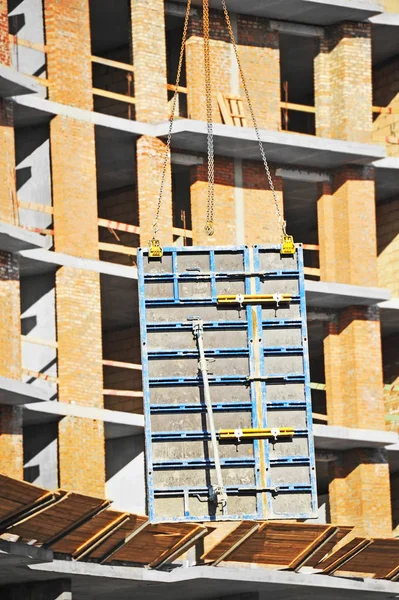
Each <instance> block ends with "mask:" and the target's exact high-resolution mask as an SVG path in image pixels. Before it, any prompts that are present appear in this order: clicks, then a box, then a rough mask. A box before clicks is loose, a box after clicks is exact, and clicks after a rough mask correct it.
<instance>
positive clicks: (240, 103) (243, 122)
mask: <svg viewBox="0 0 399 600" xmlns="http://www.w3.org/2000/svg"><path fill="white" fill-rule="evenodd" d="M237 105H238V112H239V113H240V115H241V127H247V119H246V117H245V113H244V103H243V101H242V100H237Z"/></svg>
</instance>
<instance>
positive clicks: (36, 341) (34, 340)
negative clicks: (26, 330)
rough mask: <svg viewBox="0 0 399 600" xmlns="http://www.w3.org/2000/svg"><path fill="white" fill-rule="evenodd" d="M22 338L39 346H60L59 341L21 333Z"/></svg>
mask: <svg viewBox="0 0 399 600" xmlns="http://www.w3.org/2000/svg"><path fill="white" fill-rule="evenodd" d="M21 340H22V341H23V342H26V343H27V344H37V345H38V346H48V347H49V348H58V343H57V342H53V341H52V340H41V339H39V338H35V337H30V336H29V335H21Z"/></svg>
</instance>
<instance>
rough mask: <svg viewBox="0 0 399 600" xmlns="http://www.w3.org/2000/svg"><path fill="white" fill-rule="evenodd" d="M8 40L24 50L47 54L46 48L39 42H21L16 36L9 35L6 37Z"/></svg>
mask: <svg viewBox="0 0 399 600" xmlns="http://www.w3.org/2000/svg"><path fill="white" fill-rule="evenodd" d="M8 38H9V40H10V42H12V43H13V44H15V45H17V46H24V47H25V48H30V49H31V50H37V51H38V52H47V46H46V45H45V44H40V43H39V42H29V41H28V40H23V39H21V38H20V37H18V36H16V35H12V34H11V33H10V34H9V35H8Z"/></svg>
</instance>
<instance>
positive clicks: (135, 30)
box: [131, 0, 173, 246]
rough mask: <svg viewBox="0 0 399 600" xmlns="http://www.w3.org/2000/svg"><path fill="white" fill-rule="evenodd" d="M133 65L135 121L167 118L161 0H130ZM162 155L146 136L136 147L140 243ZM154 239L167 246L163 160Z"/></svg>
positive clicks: (168, 197)
mask: <svg viewBox="0 0 399 600" xmlns="http://www.w3.org/2000/svg"><path fill="white" fill-rule="evenodd" d="M131 23H132V42H133V62H134V89H135V98H136V104H135V112H136V119H137V121H142V122H147V123H148V122H152V123H160V122H166V121H167V119H168V96H167V88H166V86H167V83H168V81H167V77H166V71H167V69H166V42H165V11H164V3H163V0H152V2H147V1H146V0H131ZM164 155H165V144H164V142H163V141H161V140H158V139H154V138H151V137H148V136H143V137H141V138H139V140H138V141H137V144H136V160H137V194H138V204H139V221H140V244H141V245H143V246H147V245H148V240H149V239H150V238H151V237H152V235H153V233H152V227H151V226H152V223H153V222H154V218H155V212H156V206H157V200H158V194H159V187H160V184H161V173H162V166H163V161H164ZM159 224H160V231H159V234H158V238H159V239H160V240H161V243H162V244H163V245H165V244H171V243H172V241H173V235H172V183H171V164H170V161H169V160H168V161H167V166H166V177H165V185H164V192H163V199H162V209H161V214H160V221H159Z"/></svg>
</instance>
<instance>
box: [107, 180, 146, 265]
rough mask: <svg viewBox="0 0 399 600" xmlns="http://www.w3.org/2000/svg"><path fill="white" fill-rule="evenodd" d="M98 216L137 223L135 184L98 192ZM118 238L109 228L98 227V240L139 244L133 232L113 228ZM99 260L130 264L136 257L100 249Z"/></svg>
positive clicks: (137, 237)
mask: <svg viewBox="0 0 399 600" xmlns="http://www.w3.org/2000/svg"><path fill="white" fill-rule="evenodd" d="M98 216H99V217H100V218H101V219H107V220H111V221H119V222H120V223H128V224H129V225H136V226H137V225H138V224H139V215H138V203H137V189H136V186H134V185H132V186H126V187H123V188H119V189H116V190H111V191H109V192H104V193H102V194H99V199H98ZM115 234H116V235H117V236H118V238H119V241H118V239H117V238H116V237H115V235H114V234H113V233H112V231H110V230H109V229H107V228H105V227H100V228H99V240H100V241H101V242H106V243H109V244H115V245H119V244H121V245H123V246H132V247H133V248H137V247H138V246H139V236H138V235H136V234H135V233H127V232H125V231H118V230H115ZM100 258H101V260H106V261H108V262H113V263H118V264H122V265H127V266H131V265H132V263H133V262H134V263H135V264H136V258H135V257H133V254H132V257H130V256H128V255H126V254H119V253H115V252H108V251H101V252H100Z"/></svg>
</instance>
